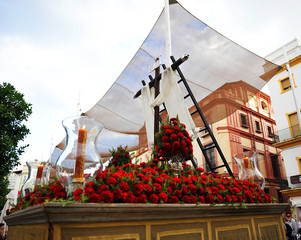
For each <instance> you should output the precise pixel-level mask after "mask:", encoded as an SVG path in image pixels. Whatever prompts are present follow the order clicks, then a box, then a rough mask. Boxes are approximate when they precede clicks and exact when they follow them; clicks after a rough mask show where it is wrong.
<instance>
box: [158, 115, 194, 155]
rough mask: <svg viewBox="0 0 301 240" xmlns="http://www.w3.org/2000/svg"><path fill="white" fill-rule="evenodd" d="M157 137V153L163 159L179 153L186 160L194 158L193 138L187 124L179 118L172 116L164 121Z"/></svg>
mask: <svg viewBox="0 0 301 240" xmlns="http://www.w3.org/2000/svg"><path fill="white" fill-rule="evenodd" d="M155 138H156V141H157V145H156V146H155V153H156V154H157V155H159V158H160V160H161V161H168V160H170V159H172V158H173V157H174V156H177V155H179V156H180V157H181V158H183V159H184V160H185V161H187V160H191V159H192V158H193V148H192V143H191V141H192V139H191V137H190V136H189V133H188V132H187V130H186V126H185V125H184V124H183V123H180V122H179V119H178V118H171V119H169V120H167V122H166V123H165V124H164V123H163V124H162V125H161V127H160V131H159V132H158V133H156V134H155Z"/></svg>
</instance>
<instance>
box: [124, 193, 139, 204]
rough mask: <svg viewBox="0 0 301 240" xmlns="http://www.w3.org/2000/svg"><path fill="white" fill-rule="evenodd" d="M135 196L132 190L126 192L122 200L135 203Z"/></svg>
mask: <svg viewBox="0 0 301 240" xmlns="http://www.w3.org/2000/svg"><path fill="white" fill-rule="evenodd" d="M135 198H136V197H135V196H134V194H133V193H132V192H127V193H124V195H123V198H122V201H123V202H124V203H134V202H135Z"/></svg>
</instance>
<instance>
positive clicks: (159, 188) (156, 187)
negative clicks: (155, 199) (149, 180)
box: [153, 183, 162, 193]
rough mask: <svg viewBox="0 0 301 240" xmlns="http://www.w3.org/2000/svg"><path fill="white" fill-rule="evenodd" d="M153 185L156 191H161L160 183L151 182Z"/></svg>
mask: <svg viewBox="0 0 301 240" xmlns="http://www.w3.org/2000/svg"><path fill="white" fill-rule="evenodd" d="M153 187H154V188H155V191H156V192H157V193H160V192H162V186H161V185H160V184H158V183H154V184H153Z"/></svg>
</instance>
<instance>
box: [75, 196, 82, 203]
mask: <svg viewBox="0 0 301 240" xmlns="http://www.w3.org/2000/svg"><path fill="white" fill-rule="evenodd" d="M81 200H82V198H81V196H76V197H75V198H74V201H77V202H79V201H81Z"/></svg>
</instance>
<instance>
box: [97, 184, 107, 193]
mask: <svg viewBox="0 0 301 240" xmlns="http://www.w3.org/2000/svg"><path fill="white" fill-rule="evenodd" d="M106 190H108V186H107V185H105V184H100V185H99V187H98V188H97V191H98V193H101V192H103V191H106Z"/></svg>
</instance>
